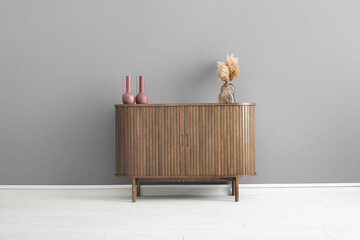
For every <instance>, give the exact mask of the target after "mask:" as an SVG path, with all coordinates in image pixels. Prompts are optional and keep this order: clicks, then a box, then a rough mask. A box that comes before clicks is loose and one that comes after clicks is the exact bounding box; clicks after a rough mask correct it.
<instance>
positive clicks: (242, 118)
mask: <svg viewBox="0 0 360 240" xmlns="http://www.w3.org/2000/svg"><path fill="white" fill-rule="evenodd" d="M116 106H118V105H116ZM254 129H255V128H254V106H253V105H230V106H227V105H225V106H224V105H220V104H219V105H218V104H213V105H189V106H185V105H180V106H171V107H164V106H163V105H160V106H144V105H142V106H141V107H139V106H137V107H116V159H117V161H116V175H117V176H124V177H134V176H135V177H141V176H146V177H150V176H153V177H157V176H249V175H255V144H254V143H255V136H254V133H255V131H254Z"/></svg>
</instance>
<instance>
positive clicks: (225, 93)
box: [219, 82, 235, 103]
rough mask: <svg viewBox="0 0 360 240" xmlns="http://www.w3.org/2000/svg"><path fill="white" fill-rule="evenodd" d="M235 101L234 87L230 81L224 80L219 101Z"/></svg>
mask: <svg viewBox="0 0 360 240" xmlns="http://www.w3.org/2000/svg"><path fill="white" fill-rule="evenodd" d="M234 102H235V88H234V85H232V84H231V83H230V82H225V84H224V85H222V87H221V90H220V94H219V103H234Z"/></svg>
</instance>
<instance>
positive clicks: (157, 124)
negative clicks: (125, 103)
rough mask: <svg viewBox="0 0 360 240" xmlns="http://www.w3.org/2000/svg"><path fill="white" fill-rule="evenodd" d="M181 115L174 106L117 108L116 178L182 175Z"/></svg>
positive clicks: (179, 110) (182, 118) (181, 112)
mask: <svg viewBox="0 0 360 240" xmlns="http://www.w3.org/2000/svg"><path fill="white" fill-rule="evenodd" d="M183 111H184V109H183V107H177V106H171V107H170V106H169V107H168V106H144V107H142V106H135V107H123V108H118V109H117V113H116V132H117V133H116V144H117V146H116V148H117V152H116V157H117V174H119V175H122V176H129V177H131V176H135V177H142V176H180V175H181V174H182V173H184V171H185V168H184V164H183V161H184V149H183V141H184V136H183V131H184V121H183V120H184V116H183Z"/></svg>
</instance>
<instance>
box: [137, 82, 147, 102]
mask: <svg viewBox="0 0 360 240" xmlns="http://www.w3.org/2000/svg"><path fill="white" fill-rule="evenodd" d="M148 102H149V99H148V96H147V95H146V93H145V78H144V76H140V77H139V94H138V95H137V96H136V103H137V104H147V103H148Z"/></svg>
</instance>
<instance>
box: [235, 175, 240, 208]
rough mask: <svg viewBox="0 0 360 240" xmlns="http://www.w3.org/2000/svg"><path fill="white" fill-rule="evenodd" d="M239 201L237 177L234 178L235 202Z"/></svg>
mask: <svg viewBox="0 0 360 240" xmlns="http://www.w3.org/2000/svg"><path fill="white" fill-rule="evenodd" d="M238 201H239V178H238V177H236V178H235V202H238Z"/></svg>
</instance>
